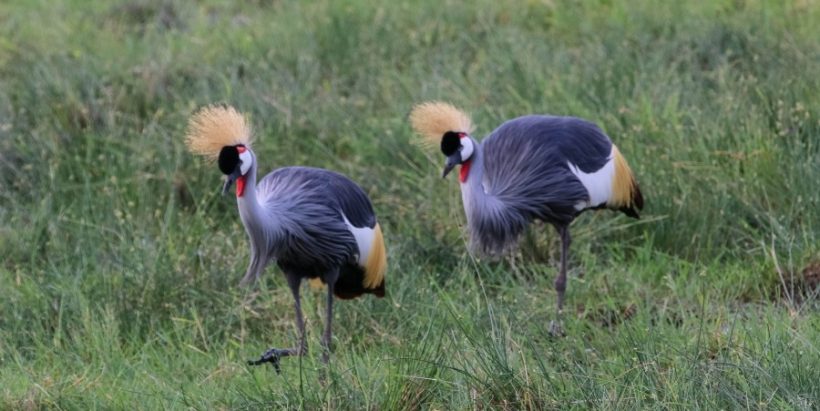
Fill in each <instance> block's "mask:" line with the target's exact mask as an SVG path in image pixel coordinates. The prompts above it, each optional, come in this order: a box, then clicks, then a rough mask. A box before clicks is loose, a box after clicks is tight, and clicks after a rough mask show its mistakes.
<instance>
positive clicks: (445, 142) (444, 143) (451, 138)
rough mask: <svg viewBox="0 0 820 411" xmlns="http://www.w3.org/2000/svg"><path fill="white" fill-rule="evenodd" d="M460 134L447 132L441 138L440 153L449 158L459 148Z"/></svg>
mask: <svg viewBox="0 0 820 411" xmlns="http://www.w3.org/2000/svg"><path fill="white" fill-rule="evenodd" d="M460 140H461V133H456V132H455V131H448V132H446V133H444V136H442V137H441V152H442V153H444V155H445V156H448V157H449V156H451V155H453V154H455V153H456V152H457V151H458V148H459V147H461V141H460Z"/></svg>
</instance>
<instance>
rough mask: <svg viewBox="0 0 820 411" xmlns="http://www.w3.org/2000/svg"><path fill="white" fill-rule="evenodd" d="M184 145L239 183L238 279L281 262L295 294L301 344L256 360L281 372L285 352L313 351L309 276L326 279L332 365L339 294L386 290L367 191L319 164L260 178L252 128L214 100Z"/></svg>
mask: <svg viewBox="0 0 820 411" xmlns="http://www.w3.org/2000/svg"><path fill="white" fill-rule="evenodd" d="M186 143H187V145H188V148H189V149H190V150H191V152H192V153H194V154H199V155H203V156H206V157H210V158H214V159H217V160H218V165H219V169H220V170H221V171H222V172H223V173H224V174H225V175H226V176H227V179H226V180H225V184H224V186H223V190H222V193H223V195H224V194H225V193H226V192H227V191H228V189H229V188H230V186H231V184H233V183H234V182H235V183H236V203H237V206H238V208H239V216H240V217H241V219H242V224H243V225H244V226H245V231H246V232H247V234H248V240H249V242H250V264H249V265H248V269H247V271H246V272H245V276H244V278H242V281H241V283H240V284H242V285H248V284H251V283H253V282H254V281H255V280H256V279H257V278H259V275H260V274H261V273H262V272H263V271H264V269H265V267H266V266H267V265H268V264H269V263H271V262H274V261H275V262H276V264H277V265H278V266H279V268H280V269H281V270H282V272H283V273H284V274H285V278H286V279H287V283H288V286H289V287H290V291H291V292H292V293H293V298H294V305H295V311H296V326H297V328H298V333H299V336H298V338H299V341H298V344H297V346H296V347H294V348H283V349H279V348H271V349H269V350H267V351H266V352H265V353H264V354H262V356H261V357H260V358H259V359H258V360H256V361H250V364H252V365H258V364H262V363H265V362H270V363H272V364H273V365H274V367H275V368H276V370H277V371H279V360H280V358H281V357H285V356H298V355H304V354H306V353H307V344H306V342H305V322H304V319H303V317H302V308H301V304H300V298H299V287H300V284H301V283H302V280H303V279H312V281H317V280H320V281H321V282H322V283H324V284H327V311H326V317H325V329H324V334H323V336H322V347H323V348H324V352H323V354H322V361H323V362H324V363H327V361H328V357H329V350H330V343H331V322H332V319H333V298H334V296H335V297H338V298H342V299H349V298H354V297H358V296H360V295H362V294H365V293H370V294H375V295H376V296H377V297H383V296H384V281H385V280H384V274H385V270H386V268H387V255H386V253H385V248H384V241H383V238H382V232H381V229H380V228H379V223H378V222H377V221H376V215H375V214H374V213H373V206H372V205H371V204H370V199H369V198H368V197H367V194H365V192H364V191H363V190H362V189H361V188H360V187H359V186H358V185H356V183H354V182H352V181H351V180H349V179H348V178H347V177H345V176H343V175H341V174H338V173H335V172H332V171H328V170H323V169H319V168H309V167H284V168H280V169H277V170H274V171H272V172H271V173H270V174H268V175H266V176H265V177H263V178H262V179H261V180H259V182H258V183H257V180H256V172H257V169H258V163H257V159H256V155H255V154H254V152H253V150H252V149H251V131H250V128H249V127H248V125H247V123H246V121H245V118H244V117H243V116H242V115H241V114H240V113H239V112H237V111H236V110H234V109H233V108H232V107H229V106H224V107H217V106H209V107H205V108H203V109H201V110H200V111H199V112H197V113H196V114H194V115H193V116H192V117H191V119H190V121H189V124H188V133H187V137H186Z"/></svg>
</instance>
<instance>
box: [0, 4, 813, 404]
mask: <svg viewBox="0 0 820 411" xmlns="http://www.w3.org/2000/svg"><path fill="white" fill-rule="evenodd" d="M666 3H668V4H666ZM672 3H673V2H664V4H665V5H663V6H661V5H659V3H656V2H654V1H650V0H634V1H624V2H620V1H608V0H601V1H584V2H581V1H561V0H543V1H535V0H530V1H512V0H502V1H497V0H479V1H477V2H460V1H450V0H444V1H441V0H437V1H433V0H422V1H415V2H406V3H399V2H395V3H394V2H377V1H373V0H367V1H365V0H351V1H344V2H339V1H330V0H327V1H315V2H305V3H302V2H288V1H262V0H257V1H247V2H236V4H234V2H230V1H211V0H207V1H200V2H182V1H179V2H177V1H163V0H157V1H150V0H122V1H115V2H104V1H99V0H98V1H80V0H74V1H70V0H65V1H60V2H52V1H43V0H40V1H22V0H11V1H4V2H2V3H0V256H2V257H0V258H1V259H2V260H1V261H0V409H39V408H57V409H162V408H170V409H190V408H193V409H256V408H305V409H372V410H392V409H427V410H451V409H455V410H460V409H509V410H518V409H555V408H573V409H589V408H597V409H607V410H609V409H635V408H662V409H666V408H672V409H720V408H723V409H737V408H743V409H795V410H810V409H818V408H820V302H818V298H817V293H818V292H820V291H818V290H820V289H818V288H817V285H818V282H820V245H819V244H820V40H818V39H820V24H817V22H818V21H820V3H818V2H817V1H814V0H802V1H798V0H795V1H786V2H780V1H762V0H760V1H759V0H748V1H744V0H736V1H729V0H720V1H712V2H706V1H703V2H700V1H688V2H674V3H675V4H672ZM429 99H443V100H447V101H450V102H452V103H454V104H456V105H459V106H461V107H463V108H464V109H466V110H467V111H469V112H470V113H471V114H472V115H473V118H474V120H475V122H476V123H477V131H476V135H477V136H482V135H485V134H486V133H489V132H490V131H491V130H492V129H493V128H494V127H495V126H496V125H498V124H500V123H501V122H502V121H503V120H505V119H507V118H511V117H514V116H518V115H521V114H527V113H552V114H567V115H575V116H580V117H585V118H588V119H590V120H593V121H595V122H597V123H598V124H600V125H601V127H602V128H603V129H604V130H605V131H606V132H607V133H608V134H609V135H610V136H611V137H612V139H613V140H614V141H615V142H616V143H617V144H618V146H619V147H620V149H621V151H622V152H623V153H624V155H625V156H626V157H627V158H628V159H629V161H630V164H631V165H632V168H633V170H634V171H635V172H636V174H637V176H638V179H639V181H640V183H641V188H642V190H643V192H644V195H645V197H646V199H647V206H646V208H645V210H644V213H643V218H642V219H641V220H640V221H635V220H631V219H628V218H626V217H623V216H619V215H615V213H608V212H600V213H588V214H585V215H584V216H583V217H582V218H580V219H579V220H578V221H576V222H575V223H574V224H573V226H572V230H573V233H574V243H573V248H572V255H571V256H572V259H571V264H570V267H571V272H570V280H569V285H568V293H567V305H568V309H567V311H568V312H567V314H568V315H567V318H566V320H565V330H566V332H567V336H566V337H564V338H557V339H555V338H550V337H549V336H548V334H547V324H548V322H549V320H550V319H551V318H552V317H553V314H554V311H553V310H554V309H553V307H554V304H555V293H554V291H553V290H552V281H553V278H554V275H555V273H556V270H557V257H558V242H557V238H556V236H555V235H554V231H553V230H552V229H551V228H550V227H548V226H544V225H541V224H539V225H535V226H534V227H533V228H534V229H533V230H531V232H530V233H529V234H527V236H526V238H525V239H524V240H523V242H522V246H521V252H520V253H519V254H518V255H515V256H512V257H511V258H509V259H506V260H503V261H498V262H492V261H484V260H477V259H474V258H472V257H471V256H470V255H469V254H467V252H466V251H465V250H466V247H465V237H464V235H463V224H464V215H463V214H464V213H463V210H462V208H461V199H460V194H459V193H458V188H457V183H456V181H455V179H454V178H451V179H448V180H447V181H442V180H441V178H440V170H441V164H442V162H443V159H442V157H441V156H440V155H439V154H438V153H426V152H424V151H422V150H421V149H419V148H418V147H417V146H416V145H414V144H413V138H414V137H413V135H412V132H411V130H410V127H409V124H408V121H407V114H408V112H409V110H410V109H411V107H412V106H413V104H415V103H418V102H421V101H425V100H429ZM218 102H227V103H230V104H233V105H235V106H236V107H237V108H239V109H241V110H243V111H244V112H246V113H247V114H248V115H249V118H250V120H251V122H252V123H253V126H254V130H255V134H256V136H257V143H256V145H255V149H256V151H257V154H258V156H259V159H260V172H263V173H266V172H268V171H269V170H272V169H273V168H276V167H280V166H285V165H296V164H301V165H311V166H320V167H325V168H330V169H334V170H337V171H340V172H343V173H345V174H347V175H348V176H350V177H351V178H353V179H354V180H356V181H358V182H359V183H360V184H361V185H362V186H363V187H364V188H365V189H366V191H367V192H368V193H369V194H370V196H371V198H372V199H373V201H374V205H375V208H376V211H377V214H378V215H379V218H380V221H381V225H382V227H383V229H384V232H385V238H386V241H387V246H388V254H389V264H390V266H389V271H388V274H387V275H388V283H387V285H388V295H387V297H386V298H384V299H375V298H362V299H358V300H355V301H347V302H342V303H339V304H337V305H336V317H335V326H336V327H335V329H334V332H335V335H334V345H335V351H334V354H333V357H332V362H331V366H330V368H329V370H328V371H327V372H328V380H327V383H326V384H325V385H320V384H319V382H318V380H319V376H320V374H322V373H323V372H324V371H323V370H324V369H323V367H322V366H321V363H320V355H319V352H320V351H319V338H320V335H321V327H322V313H323V309H324V296H323V295H322V294H316V293H311V292H307V296H306V298H305V303H304V304H305V307H306V315H307V320H308V329H309V345H310V349H311V353H310V355H308V356H307V357H304V358H301V359H293V358H289V359H286V360H285V362H284V363H283V372H282V374H281V375H277V374H275V373H274V372H273V370H272V369H271V368H270V367H260V368H249V367H247V366H246V365H245V364H244V362H245V360H247V359H250V358H255V357H256V356H258V355H259V354H260V353H261V352H262V351H263V350H264V349H266V348H267V347H269V346H279V347H281V346H287V345H289V344H291V343H292V342H293V341H294V338H295V329H294V324H293V319H292V299H291V296H290V292H289V291H288V289H287V287H286V286H285V282H284V278H283V276H282V275H281V274H280V273H279V272H278V271H277V270H276V269H275V268H273V267H271V268H269V269H268V272H267V273H266V275H265V276H264V277H263V279H262V281H261V282H260V283H259V284H258V286H257V287H256V288H255V289H253V290H245V289H242V288H239V287H238V286H237V285H238V282H239V279H240V278H241V276H242V274H243V273H244V269H245V267H246V264H247V261H246V260H247V258H248V248H247V244H246V237H245V233H244V230H243V228H242V225H241V223H240V221H239V216H238V213H237V211H236V203H235V200H234V199H233V198H232V197H231V196H225V197H222V196H220V189H221V182H222V180H221V178H222V177H221V174H220V173H219V171H218V169H217V167H216V166H215V165H214V164H211V163H208V162H206V161H202V160H201V159H199V158H194V156H192V155H190V154H189V153H187V151H186V149H185V147H184V143H183V135H184V130H185V126H186V121H187V118H188V116H189V115H190V114H191V113H192V112H193V111H194V110H195V109H196V108H197V107H199V106H201V105H204V104H208V103H218Z"/></svg>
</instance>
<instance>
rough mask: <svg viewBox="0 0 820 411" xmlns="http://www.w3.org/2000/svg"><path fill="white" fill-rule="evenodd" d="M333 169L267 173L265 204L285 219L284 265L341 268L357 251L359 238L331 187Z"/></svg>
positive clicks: (281, 256) (308, 268)
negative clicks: (344, 217)
mask: <svg viewBox="0 0 820 411" xmlns="http://www.w3.org/2000/svg"><path fill="white" fill-rule="evenodd" d="M331 174H332V173H331V172H328V171H327V170H322V169H316V168H309V167H285V168H281V169H278V170H275V171H274V172H272V173H270V174H268V175H267V176H265V178H264V179H263V181H262V182H260V188H264V190H266V200H265V202H264V206H265V208H266V209H267V211H268V212H270V213H272V214H273V213H275V214H276V215H277V216H278V217H279V221H281V223H282V225H283V228H284V232H285V241H284V246H283V247H282V248H281V250H280V252H279V255H278V256H277V259H278V262H279V264H280V265H281V266H283V267H288V268H289V269H292V270H297V271H300V272H322V271H325V272H326V271H327V270H330V269H333V268H334V267H339V266H341V265H342V264H345V263H346V262H348V261H350V260H351V258H352V257H353V256H354V255H355V254H356V253H357V251H358V246H357V244H356V241H355V239H354V237H353V235H352V234H351V232H350V230H349V229H348V227H347V225H346V224H345V223H344V220H343V219H342V217H341V215H340V210H339V207H338V199H337V198H336V193H335V192H334V191H332V190H331V189H329V186H328V184H327V183H328V181H329V179H332V178H333V177H332V176H331Z"/></svg>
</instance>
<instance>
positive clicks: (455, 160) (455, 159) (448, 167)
mask: <svg viewBox="0 0 820 411" xmlns="http://www.w3.org/2000/svg"><path fill="white" fill-rule="evenodd" d="M458 164H461V152H458V151H457V152H456V153H455V154H453V155H451V156H449V157H447V162H446V163H445V164H444V171H443V172H442V173H441V178H445V177H447V174H450V171H452V170H453V167H455V166H457V165H458Z"/></svg>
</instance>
